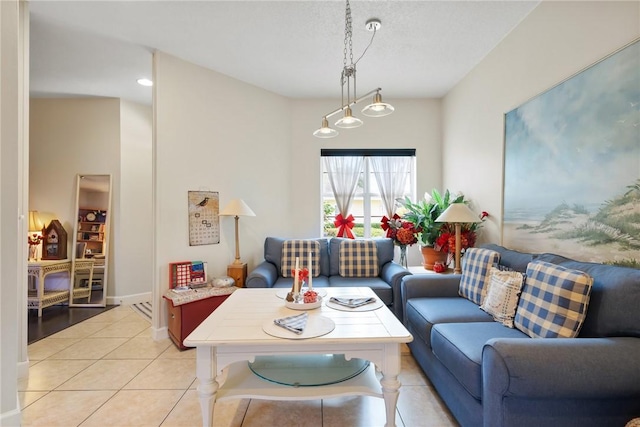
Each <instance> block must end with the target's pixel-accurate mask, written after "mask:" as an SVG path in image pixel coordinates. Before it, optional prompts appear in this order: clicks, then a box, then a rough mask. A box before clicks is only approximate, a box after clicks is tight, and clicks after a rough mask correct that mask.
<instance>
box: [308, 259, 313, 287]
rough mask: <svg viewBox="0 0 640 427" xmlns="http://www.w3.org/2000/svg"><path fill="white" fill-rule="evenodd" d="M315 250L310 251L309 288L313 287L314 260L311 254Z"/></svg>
mask: <svg viewBox="0 0 640 427" xmlns="http://www.w3.org/2000/svg"><path fill="white" fill-rule="evenodd" d="M312 254H313V252H309V290H311V289H313V283H312V282H313V262H312V260H311V255H312Z"/></svg>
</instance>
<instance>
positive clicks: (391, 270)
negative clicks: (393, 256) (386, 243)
mask: <svg viewBox="0 0 640 427" xmlns="http://www.w3.org/2000/svg"><path fill="white" fill-rule="evenodd" d="M409 275H411V272H410V271H409V270H407V269H406V268H404V267H402V266H401V265H400V264H397V263H395V262H388V263H386V264H385V265H383V266H382V271H381V272H380V278H381V279H382V280H384V281H385V282H387V283H388V284H389V286H391V292H392V295H393V312H394V314H395V315H396V317H397V318H398V319H401V320H402V312H403V310H402V297H401V293H400V285H401V282H402V278H403V277H405V276H409Z"/></svg>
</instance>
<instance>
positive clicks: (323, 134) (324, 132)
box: [313, 117, 338, 138]
mask: <svg viewBox="0 0 640 427" xmlns="http://www.w3.org/2000/svg"><path fill="white" fill-rule="evenodd" d="M313 136H315V137H316V138H333V137H335V136H338V131H337V130H335V129H331V128H330V127H329V121H328V120H327V118H326V117H323V118H322V126H320V129H317V130H316V131H315V132H313Z"/></svg>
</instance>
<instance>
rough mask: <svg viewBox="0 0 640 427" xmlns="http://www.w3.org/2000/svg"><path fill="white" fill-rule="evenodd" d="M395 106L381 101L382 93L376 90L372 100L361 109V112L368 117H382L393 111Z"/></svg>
mask: <svg viewBox="0 0 640 427" xmlns="http://www.w3.org/2000/svg"><path fill="white" fill-rule="evenodd" d="M394 111H395V108H393V106H392V105H391V104H387V103H386V102H382V95H380V92H376V94H375V96H374V97H373V102H372V103H371V104H369V105H367V106H366V107H364V108H363V109H362V114H364V115H365V116H369V117H383V116H388V115H389V114H391V113H393V112H394Z"/></svg>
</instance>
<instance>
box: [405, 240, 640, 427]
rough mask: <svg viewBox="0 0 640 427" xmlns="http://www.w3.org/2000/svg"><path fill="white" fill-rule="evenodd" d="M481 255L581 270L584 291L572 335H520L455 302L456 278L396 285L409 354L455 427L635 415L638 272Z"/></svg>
mask: <svg viewBox="0 0 640 427" xmlns="http://www.w3.org/2000/svg"><path fill="white" fill-rule="evenodd" d="M484 248H486V249H491V250H494V251H496V252H498V253H499V254H500V255H499V256H500V261H499V264H500V265H502V266H504V267H506V268H508V269H513V270H516V271H520V272H525V271H526V270H527V266H528V265H529V263H530V262H532V261H546V262H549V263H552V264H554V265H559V266H562V267H566V268H569V269H573V270H579V271H582V272H585V273H587V274H588V275H589V276H591V277H592V278H593V285H592V288H591V296H590V300H589V303H588V308H587V312H586V318H585V320H584V323H583V324H582V328H581V329H579V334H578V336H577V337H576V338H530V337H529V335H527V334H525V333H523V332H521V331H520V330H518V329H516V328H514V329H511V328H508V327H506V326H503V325H502V324H501V323H498V322H496V321H494V318H493V317H492V316H490V315H489V314H487V313H485V312H484V311H483V310H481V309H480V308H479V307H478V305H476V304H474V303H473V302H472V301H470V300H468V299H466V298H462V297H460V296H459V294H458V291H459V284H460V279H461V275H435V274H433V275H424V274H422V275H412V276H407V277H404V278H403V280H402V286H401V291H402V301H403V305H404V323H405V326H406V327H407V329H408V330H409V331H410V332H411V333H412V334H413V337H414V339H413V342H411V343H409V347H410V349H411V352H412V354H413V356H414V357H415V359H416V360H417V362H418V364H419V365H420V367H421V368H422V370H423V371H424V372H425V374H426V375H427V376H428V378H429V379H430V381H431V382H432V383H433V385H434V387H435V388H436V390H437V391H438V393H439V395H440V396H441V397H442V399H443V400H444V402H445V403H446V404H447V406H448V407H449V409H450V410H451V412H452V413H453V415H454V416H455V417H456V419H457V420H458V422H459V423H460V424H461V425H462V426H484V427H501V426H514V427H515V426H517V427H523V426H525V427H526V426H536V427H537V426H580V427H584V426H620V427H623V426H624V425H625V424H626V423H627V422H628V421H629V420H631V419H633V418H635V417H638V416H640V270H635V269H630V268H624V267H616V266H609V265H603V264H594V263H588V262H579V261H574V260H571V259H568V258H564V257H561V256H558V255H554V254H527V253H520V252H516V251H513V250H509V249H506V248H504V247H501V246H497V245H485V246H484ZM463 259H464V258H463ZM538 264H539V263H538ZM463 271H464V270H463ZM525 283H527V282H526V278H525ZM525 286H526V285H525ZM520 298H522V297H520ZM518 307H520V306H518ZM516 313H517V311H516Z"/></svg>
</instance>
